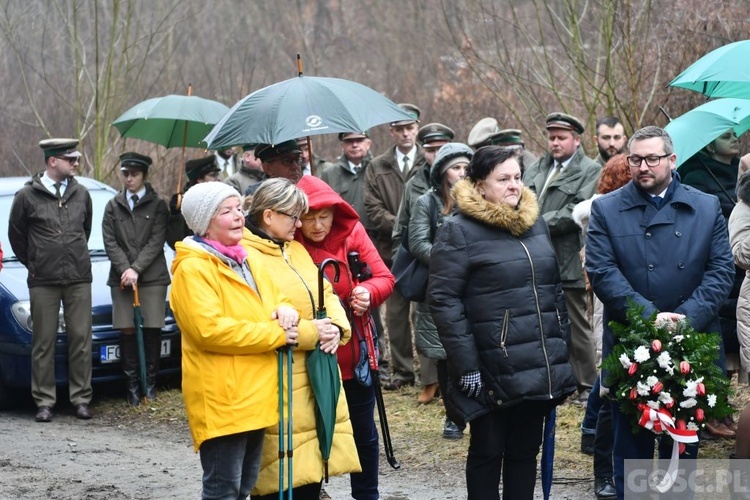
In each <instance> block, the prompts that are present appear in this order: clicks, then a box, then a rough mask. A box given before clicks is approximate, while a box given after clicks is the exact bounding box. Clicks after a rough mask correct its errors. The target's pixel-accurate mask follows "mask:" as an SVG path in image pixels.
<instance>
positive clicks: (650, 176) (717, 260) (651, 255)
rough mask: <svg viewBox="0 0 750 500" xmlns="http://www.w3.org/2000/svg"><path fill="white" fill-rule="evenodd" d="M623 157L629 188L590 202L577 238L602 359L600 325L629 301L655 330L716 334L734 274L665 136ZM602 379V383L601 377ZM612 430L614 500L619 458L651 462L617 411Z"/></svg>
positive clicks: (706, 199)
mask: <svg viewBox="0 0 750 500" xmlns="http://www.w3.org/2000/svg"><path fill="white" fill-rule="evenodd" d="M628 150H629V156H628V163H629V164H630V173H631V176H632V180H631V181H630V182H628V184H626V185H625V186H624V187H622V188H621V189H618V190H616V191H614V192H612V193H609V194H607V195H604V196H602V197H600V198H598V199H597V200H595V201H594V203H593V206H592V209H591V219H590V221H589V230H588V236H587V239H586V272H587V273H588V276H589V279H590V281H591V284H592V286H593V289H594V292H595V293H596V295H597V296H598V297H599V299H601V301H602V303H603V304H604V325H605V326H604V338H603V346H602V356H603V357H606V356H608V355H609V354H610V353H611V352H612V347H613V345H614V343H615V338H614V335H613V333H612V330H611V329H610V328H609V327H608V326H607V325H608V324H609V322H610V321H612V320H614V321H617V322H620V323H625V313H626V310H627V308H628V301H629V300H632V301H633V302H635V303H636V304H637V305H641V306H644V308H645V309H644V311H643V314H644V317H648V316H650V315H651V314H652V313H654V312H656V313H657V316H656V321H657V322H659V321H668V322H672V321H679V320H681V319H684V318H686V319H687V320H688V321H689V322H690V324H691V325H692V326H693V328H695V329H696V330H697V331H699V332H719V331H720V328H719V317H718V311H719V306H720V304H721V302H722V301H723V300H724V299H725V298H726V297H727V296H728V294H729V290H730V289H731V287H732V278H733V274H734V261H733V258H732V252H731V249H730V246H729V240H728V236H727V229H726V223H725V221H724V216H723V215H722V213H721V208H720V206H719V201H718V199H717V198H716V196H713V195H708V194H705V193H703V192H701V191H698V190H697V189H694V188H692V187H690V186H684V185H682V184H680V182H679V175H678V174H676V173H675V172H674V169H675V160H676V155H675V154H674V147H673V145H672V139H671V138H670V137H669V135H668V134H667V133H666V132H665V131H664V130H662V129H660V128H658V127H653V126H650V127H644V128H642V129H641V130H639V131H637V132H636V133H635V134H633V136H632V137H631V138H630V141H629V142H628ZM602 381H603V382H602V383H603V385H606V374H603V375H602ZM603 390H604V391H606V390H607V389H606V388H604V389H603ZM612 430H613V433H614V447H613V460H614V477H615V488H616V490H617V497H618V498H620V499H622V498H623V496H624V460H626V459H637V458H650V457H653V453H654V434H652V433H651V432H649V431H647V430H645V429H644V430H643V431H641V432H639V433H637V434H633V431H632V428H631V423H630V421H629V420H628V418H627V417H626V416H624V415H623V414H622V413H621V412H620V411H619V406H618V405H616V404H615V405H613V411H612ZM663 441H664V443H663V444H662V445H661V446H660V450H659V451H660V453H659V455H660V458H667V457H668V456H669V451H670V450H671V442H669V443H668V442H667V441H668V440H663ZM697 452H698V450H697V445H688V446H687V450H686V452H685V453H684V454H683V457H686V458H695V457H696V455H697Z"/></svg>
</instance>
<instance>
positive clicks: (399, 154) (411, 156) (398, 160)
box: [396, 146, 417, 168]
mask: <svg viewBox="0 0 750 500" xmlns="http://www.w3.org/2000/svg"><path fill="white" fill-rule="evenodd" d="M404 156H406V157H408V158H409V168H411V167H413V166H414V158H415V157H416V156H417V147H416V146H414V147H412V148H411V151H409V152H408V153H406V154H404V153H402V152H401V150H400V149H398V148H396V163H398V167H399V168H404Z"/></svg>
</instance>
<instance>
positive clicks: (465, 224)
mask: <svg viewBox="0 0 750 500" xmlns="http://www.w3.org/2000/svg"><path fill="white" fill-rule="evenodd" d="M453 194H454V197H455V199H456V205H457V213H456V214H454V215H453V216H452V217H449V218H447V219H445V221H444V222H443V225H442V227H441V228H440V230H439V231H438V233H437V236H436V238H435V243H434V245H433V247H432V254H431V256H430V279H429V287H428V299H429V302H430V307H431V310H432V317H433V318H434V319H435V324H436V325H437V329H438V333H439V334H440V340H441V341H442V343H443V347H444V348H445V352H446V354H447V356H448V372H449V376H450V384H449V388H448V391H447V392H448V394H447V400H446V410H447V411H448V412H449V417H450V418H451V419H452V420H454V421H456V420H458V422H465V421H471V420H473V419H474V418H477V417H479V416H482V415H484V414H487V413H489V412H491V411H495V410H498V409H499V410H502V409H503V408H506V407H509V406H512V405H514V404H517V403H520V402H522V401H542V402H550V404H557V403H559V402H560V401H561V400H562V399H563V398H565V397H566V396H567V395H569V394H571V393H572V392H573V391H575V388H576V382H575V378H574V376H573V369H572V367H571V366H570V364H569V363H568V339H569V338H570V324H569V322H568V314H567V309H566V308H565V301H564V299H563V294H562V285H561V282H560V275H559V273H558V270H557V262H556V260H555V252H554V249H553V248H552V244H551V242H550V238H549V233H548V231H547V227H546V226H545V224H544V221H543V220H542V219H541V218H540V217H539V208H538V206H537V204H536V198H535V196H534V194H533V193H532V192H531V191H530V190H529V189H527V188H524V190H523V195H522V200H521V202H520V203H519V206H518V208H513V207H510V206H508V205H505V204H503V205H498V204H491V203H488V202H487V201H486V200H485V199H484V198H483V197H482V196H481V195H480V194H479V192H478V190H477V189H476V187H475V186H474V184H473V183H472V182H471V181H469V180H466V179H465V180H462V181H459V182H458V183H456V185H455V186H454V188H453ZM475 370H479V371H480V372H481V374H482V381H483V389H482V392H481V393H480V395H479V397H478V398H468V397H466V396H465V395H464V394H463V393H462V392H460V390H458V385H457V380H458V378H459V377H460V376H461V375H464V374H467V373H470V372H472V371H475Z"/></svg>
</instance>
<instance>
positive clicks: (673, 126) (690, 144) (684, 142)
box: [664, 98, 750, 167]
mask: <svg viewBox="0 0 750 500" xmlns="http://www.w3.org/2000/svg"><path fill="white" fill-rule="evenodd" d="M730 128H733V129H734V131H735V133H736V134H737V135H738V136H739V135H742V134H743V133H745V131H747V130H748V129H750V100H745V99H733V98H726V99H716V100H714V101H709V102H707V103H705V104H702V105H701V106H698V107H697V108H695V109H692V110H690V111H688V112H687V113H685V114H684V115H682V116H680V117H678V118H675V119H674V120H672V121H671V122H669V124H668V125H667V126H666V127H664V129H665V130H666V131H667V132H668V133H669V136H670V137H671V138H672V142H673V143H674V150H675V153H676V154H677V166H678V167H679V166H680V165H682V164H683V163H684V162H685V161H687V160H688V159H689V158H690V157H691V156H693V155H694V154H695V153H697V152H698V151H700V150H701V149H703V147H704V146H705V145H706V144H708V143H709V142H711V141H713V140H714V139H716V138H717V137H719V136H720V135H721V134H723V133H724V132H726V131H727V130H729V129H730Z"/></svg>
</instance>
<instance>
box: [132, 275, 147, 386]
mask: <svg viewBox="0 0 750 500" xmlns="http://www.w3.org/2000/svg"><path fill="white" fill-rule="evenodd" d="M133 324H134V325H135V338H136V345H137V346H138V380H139V382H140V384H141V394H142V395H143V398H144V401H145V398H146V346H145V344H144V342H143V313H142V312H141V299H140V297H139V295H138V285H136V284H134V285H133Z"/></svg>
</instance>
